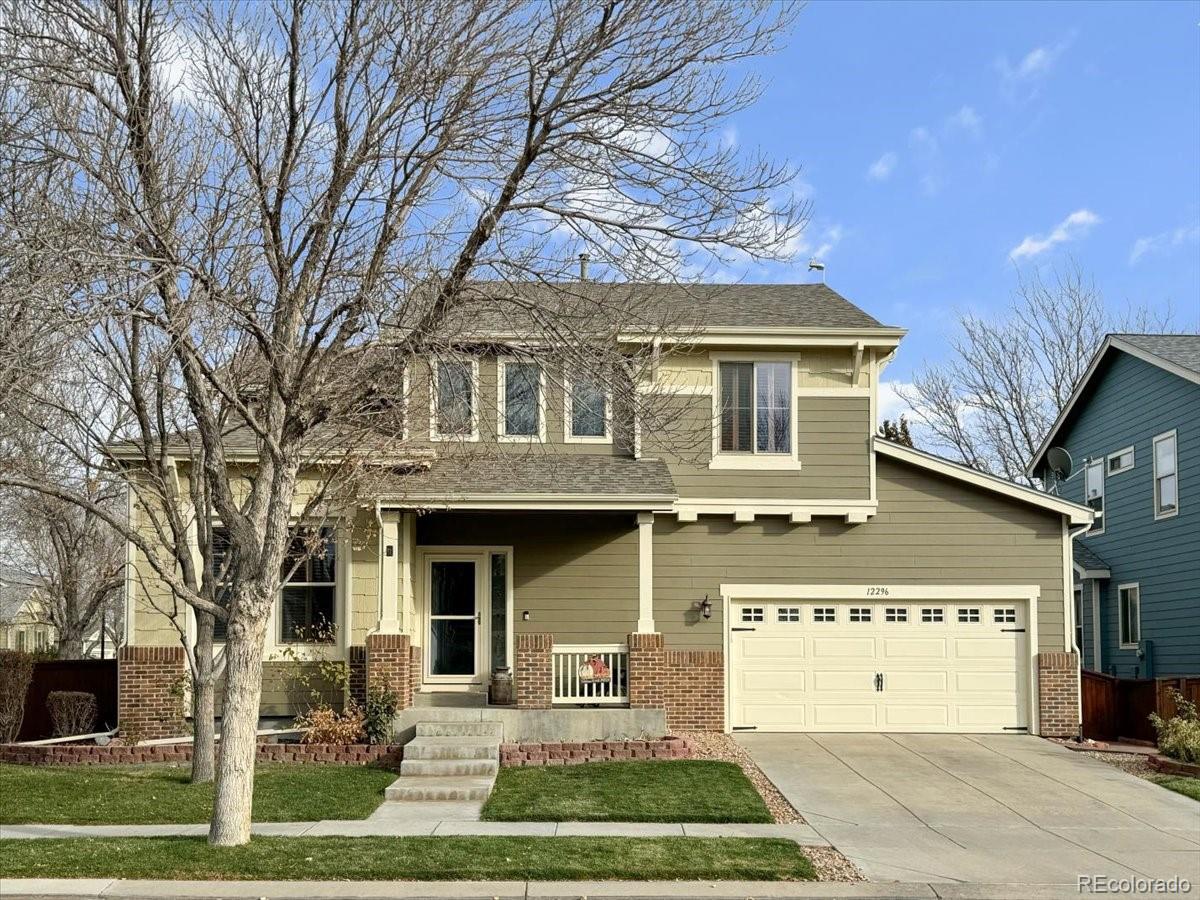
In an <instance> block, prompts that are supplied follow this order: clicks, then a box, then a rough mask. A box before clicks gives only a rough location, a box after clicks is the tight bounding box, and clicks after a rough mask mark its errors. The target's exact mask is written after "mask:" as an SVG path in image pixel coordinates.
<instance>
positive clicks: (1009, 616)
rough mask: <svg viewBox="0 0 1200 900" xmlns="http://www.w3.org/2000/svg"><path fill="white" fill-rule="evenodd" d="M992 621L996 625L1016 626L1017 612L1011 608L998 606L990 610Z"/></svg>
mask: <svg viewBox="0 0 1200 900" xmlns="http://www.w3.org/2000/svg"><path fill="white" fill-rule="evenodd" d="M992 621H993V622H995V623H996V624H997V625H1013V624H1016V621H1017V610H1016V609H1015V608H1014V607H1011V606H998V607H996V608H995V609H994V610H992Z"/></svg>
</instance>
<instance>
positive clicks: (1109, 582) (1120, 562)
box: [1028, 334, 1200, 678]
mask: <svg viewBox="0 0 1200 900" xmlns="http://www.w3.org/2000/svg"><path fill="white" fill-rule="evenodd" d="M1051 447H1061V448H1063V449H1065V450H1066V451H1067V452H1068V453H1069V454H1070V455H1071V458H1072V460H1073V462H1074V465H1073V471H1072V473H1071V474H1070V476H1069V477H1068V478H1067V479H1066V480H1065V481H1062V482H1061V483H1058V479H1056V478H1054V476H1053V475H1052V474H1051V473H1050V471H1049V463H1048V461H1047V454H1048V452H1049V450H1050V448H1051ZM1028 472H1029V474H1030V475H1031V476H1034V477H1037V478H1039V479H1041V480H1042V481H1043V483H1044V484H1046V485H1047V486H1053V487H1054V488H1055V489H1056V490H1057V492H1058V493H1059V495H1061V496H1063V497H1065V498H1067V499H1070V500H1074V501H1076V502H1079V503H1087V504H1088V505H1089V506H1091V507H1092V509H1093V510H1094V511H1095V521H1094V522H1093V523H1092V527H1091V528H1090V530H1088V531H1087V532H1086V533H1085V534H1084V535H1083V537H1081V538H1080V539H1078V540H1076V542H1075V548H1074V550H1075V559H1074V569H1075V585H1074V595H1075V605H1076V622H1077V633H1076V638H1075V639H1076V643H1077V644H1078V646H1079V648H1080V650H1081V651H1082V663H1083V666H1084V667H1085V668H1087V669H1091V670H1092V671H1096V672H1105V673H1107V674H1110V675H1116V676H1118V677H1121V678H1151V677H1156V676H1169V675H1196V674H1198V673H1200V335H1195V334H1111V335H1109V336H1108V337H1106V338H1105V339H1104V342H1103V343H1102V344H1101V345H1100V348H1099V350H1097V352H1096V354H1095V356H1094V357H1093V359H1092V361H1091V364H1090V365H1089V366H1088V368H1087V370H1086V371H1085V372H1084V374H1083V376H1082V378H1081V379H1080V380H1079V383H1078V384H1077V385H1076V386H1075V390H1074V392H1073V393H1072V395H1071V399H1070V401H1069V402H1068V403H1067V405H1066V406H1065V407H1064V408H1063V410H1062V412H1061V413H1060V414H1059V417H1058V420H1057V421H1056V422H1055V423H1054V427H1053V428H1052V429H1051V430H1050V433H1049V434H1048V435H1047V436H1046V440H1045V441H1044V443H1043V444H1042V447H1041V448H1040V449H1039V451H1038V453H1037V455H1036V456H1035V457H1034V458H1033V460H1032V462H1031V463H1030V465H1029V469H1028Z"/></svg>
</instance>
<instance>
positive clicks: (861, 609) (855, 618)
mask: <svg viewBox="0 0 1200 900" xmlns="http://www.w3.org/2000/svg"><path fill="white" fill-rule="evenodd" d="M850 621H851V622H870V621H871V607H869V606H852V607H850Z"/></svg>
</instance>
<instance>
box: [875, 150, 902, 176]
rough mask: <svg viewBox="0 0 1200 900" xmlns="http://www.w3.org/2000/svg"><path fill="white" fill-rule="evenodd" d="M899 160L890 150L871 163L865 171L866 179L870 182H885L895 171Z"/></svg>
mask: <svg viewBox="0 0 1200 900" xmlns="http://www.w3.org/2000/svg"><path fill="white" fill-rule="evenodd" d="M899 161H900V158H899V157H898V156H896V154H895V153H893V152H892V151H891V150H889V151H888V152H887V153H885V154H883V156H881V157H879V159H877V160H875V162H873V163H871V165H870V167H869V168H868V169H867V177H868V178H870V179H871V180H872V181H887V180H888V179H889V178H891V176H892V172H894V171H895V170H896V163H898V162H899Z"/></svg>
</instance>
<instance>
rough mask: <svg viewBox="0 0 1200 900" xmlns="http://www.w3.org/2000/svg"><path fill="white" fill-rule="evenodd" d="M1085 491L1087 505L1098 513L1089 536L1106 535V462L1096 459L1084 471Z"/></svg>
mask: <svg viewBox="0 0 1200 900" xmlns="http://www.w3.org/2000/svg"><path fill="white" fill-rule="evenodd" d="M1083 491H1084V499H1085V501H1086V502H1087V505H1088V506H1090V507H1091V508H1092V510H1093V511H1094V512H1095V513H1096V518H1095V520H1094V521H1093V522H1092V527H1091V529H1090V530H1089V531H1088V534H1103V533H1104V460H1103V459H1094V460H1092V461H1091V462H1089V463H1088V464H1087V466H1086V467H1085V468H1084V470H1083Z"/></svg>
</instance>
